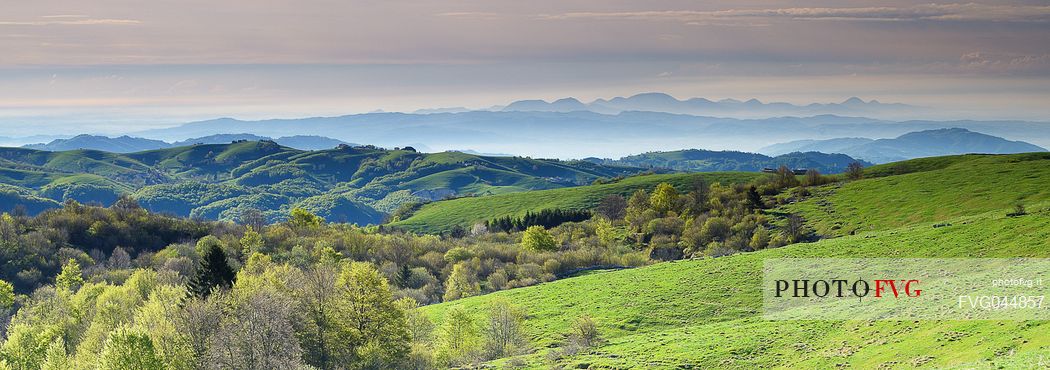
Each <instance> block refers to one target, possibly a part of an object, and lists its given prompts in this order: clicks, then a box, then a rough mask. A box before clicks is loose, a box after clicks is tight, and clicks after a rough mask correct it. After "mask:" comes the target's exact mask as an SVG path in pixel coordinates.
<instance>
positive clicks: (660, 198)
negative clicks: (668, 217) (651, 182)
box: [649, 182, 678, 215]
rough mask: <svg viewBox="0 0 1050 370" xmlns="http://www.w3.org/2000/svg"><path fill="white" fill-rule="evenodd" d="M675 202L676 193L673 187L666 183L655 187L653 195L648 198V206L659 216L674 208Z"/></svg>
mask: <svg viewBox="0 0 1050 370" xmlns="http://www.w3.org/2000/svg"><path fill="white" fill-rule="evenodd" d="M677 201H678V191H677V190H675V188H674V186H671V184H668V183H666V182H662V183H660V184H659V185H657V186H656V189H655V190H653V194H652V195H651V196H649V204H650V205H652V207H653V210H655V211H656V213H658V214H661V215H663V214H666V213H667V211H670V210H671V209H672V208H674V206H675V203H676V202H677Z"/></svg>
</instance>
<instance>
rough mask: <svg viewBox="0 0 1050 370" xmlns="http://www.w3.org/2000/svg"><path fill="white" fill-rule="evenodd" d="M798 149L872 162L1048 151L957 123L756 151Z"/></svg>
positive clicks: (776, 146)
mask: <svg viewBox="0 0 1050 370" xmlns="http://www.w3.org/2000/svg"><path fill="white" fill-rule="evenodd" d="M799 150H814V151H820V152H825V153H843V154H846V155H849V156H852V157H854V158H859V159H864V160H867V161H871V162H874V163H887V162H894V161H899V160H905V159H912V158H921V157H934V156H943V155H954V154H967V153H983V154H1013V153H1026V152H1045V151H1047V150H1046V148H1043V147H1040V146H1038V145H1035V144H1031V143H1028V142H1024V141H1019V140H1016V141H1015V140H1007V139H1004V138H1001V137H998V136H993V135H987V134H983V133H980V132H974V131H970V130H967V129H964V128H958V127H955V128H942V129H934V130H923V131H915V132H909V133H906V134H903V135H900V136H897V137H895V138H892V139H868V138H835V139H826V140H800V141H793V142H787V143H779V144H774V145H770V146H767V147H764V148H762V149H760V150H759V151H760V152H763V153H766V154H771V155H775V154H778V153H782V152H787V151H799Z"/></svg>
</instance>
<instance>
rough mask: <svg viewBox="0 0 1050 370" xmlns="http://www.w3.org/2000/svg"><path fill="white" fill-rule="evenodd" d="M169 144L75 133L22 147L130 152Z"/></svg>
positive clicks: (54, 150) (141, 139)
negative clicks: (45, 142) (66, 137)
mask: <svg viewBox="0 0 1050 370" xmlns="http://www.w3.org/2000/svg"><path fill="white" fill-rule="evenodd" d="M169 146H170V145H169V144H168V143H165V142H163V141H160V140H150V139H143V138H139V137H130V136H127V135H125V136H121V137H113V138H111V137H106V136H95V135H77V136H74V137H72V138H69V139H55V140H52V141H51V142H49V143H47V144H29V145H25V146H23V148H28V149H37V150H47V151H51V152H61V151H66V150H77V149H91V150H101V151H106V152H112V153H131V152H139V151H143V150H152V149H160V148H167V147H169Z"/></svg>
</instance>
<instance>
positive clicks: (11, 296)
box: [0, 280, 15, 310]
mask: <svg viewBox="0 0 1050 370" xmlns="http://www.w3.org/2000/svg"><path fill="white" fill-rule="evenodd" d="M14 304H15V287H14V286H12V285H11V283H8V282H6V281H3V280H0V310H5V309H8V308H11V306H12V305H14Z"/></svg>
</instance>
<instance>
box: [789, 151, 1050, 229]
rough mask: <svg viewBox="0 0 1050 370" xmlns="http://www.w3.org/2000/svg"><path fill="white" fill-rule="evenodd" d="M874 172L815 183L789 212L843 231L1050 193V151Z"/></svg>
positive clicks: (916, 163) (915, 163) (938, 160)
mask: <svg viewBox="0 0 1050 370" xmlns="http://www.w3.org/2000/svg"><path fill="white" fill-rule="evenodd" d="M894 173H901V174H899V175H893V174H894ZM866 175H867V176H872V177H875V176H880V177H877V178H871V179H866V180H864V181H855V182H850V183H846V184H845V185H842V186H826V187H822V188H817V189H813V191H814V193H815V194H816V196H814V197H812V198H810V199H807V200H805V201H803V202H799V203H797V204H794V205H791V206H788V207H785V208H784V210H785V211H787V212H794V213H799V214H800V215H802V217H803V218H805V219H806V221H807V224H809V225H810V226H811V227H813V228H814V229H815V231H816V232H817V233H818V234H821V235H826V236H840V235H848V234H850V233H856V232H863V231H867V230H881V229H885V228H888V227H897V226H903V225H909V224H912V223H916V222H929V221H935V220H945V219H948V218H951V217H955V216H960V215H964V214H973V213H977V212H985V211H990V210H993V209H1003V208H1010V207H1014V206H1015V205H1017V204H1022V205H1023V204H1027V203H1032V202H1038V201H1041V200H1045V199H1050V186H1047V184H1050V153H1031V154H1013V155H967V156H950V157H935V158H924V159H916V160H911V161H904V162H898V163H890V164H886V165H880V166H874V167H872V168H869V169H867V171H866Z"/></svg>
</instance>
